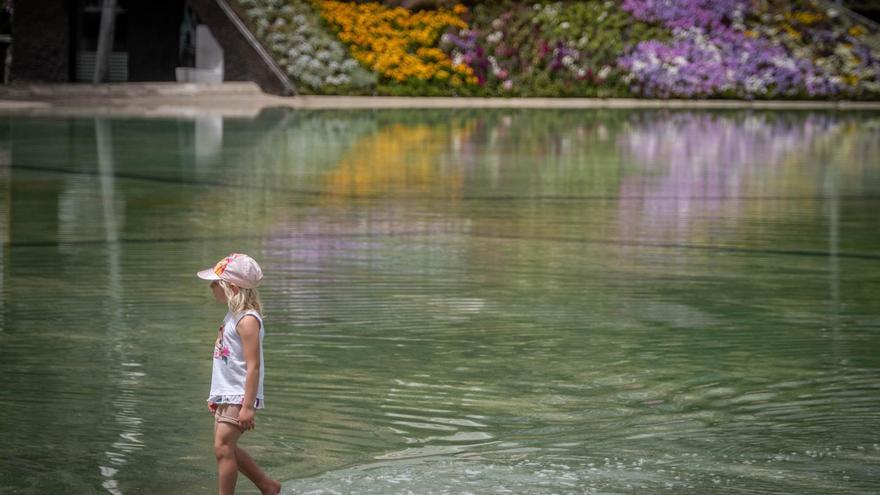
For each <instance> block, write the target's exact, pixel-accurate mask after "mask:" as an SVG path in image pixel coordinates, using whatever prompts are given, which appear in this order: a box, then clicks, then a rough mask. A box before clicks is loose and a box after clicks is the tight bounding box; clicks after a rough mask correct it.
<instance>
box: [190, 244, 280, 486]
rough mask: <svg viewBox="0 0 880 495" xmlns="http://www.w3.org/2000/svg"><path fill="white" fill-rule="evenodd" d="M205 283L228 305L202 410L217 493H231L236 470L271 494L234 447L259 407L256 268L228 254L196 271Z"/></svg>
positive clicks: (271, 482)
mask: <svg viewBox="0 0 880 495" xmlns="http://www.w3.org/2000/svg"><path fill="white" fill-rule="evenodd" d="M197 275H198V276H199V278H202V279H205V280H210V281H211V289H212V290H213V291H214V299H215V300H216V301H217V302H218V303H224V304H226V305H227V306H228V307H229V312H228V313H226V317H225V318H224V319H223V324H222V325H220V330H219V332H218V334H217V340H216V342H215V343H214V369H213V372H212V375H211V394H210V397H209V398H208V409H209V410H210V411H211V413H212V414H213V415H214V453H215V454H216V456H217V473H218V475H219V478H220V495H227V494H229V495H231V494H233V493H235V482H236V480H237V479H238V472H239V471H241V472H242V473H244V475H245V476H247V477H248V478H250V480H251V481H253V482H254V484H255V485H257V488H259V489H260V492H262V493H263V495H277V494H278V493H280V492H281V483H279V482H278V481H277V480H274V479H272V478H269V477H268V476H266V473H264V472H263V470H262V469H260V467H259V466H258V465H257V463H256V462H254V460H253V459H252V458H251V456H250V455H248V453H247V452H245V451H244V450H243V449H241V448H240V447H238V439H239V437H241V435H242V434H243V433H244V432H246V431H248V430H253V429H254V424H255V423H254V415H255V413H256V410H257V409H262V408H263V405H264V404H263V371H264V368H263V334H264V333H265V331H264V329H263V317H262V312H263V307H262V304H261V303H260V295H259V294H258V293H257V286H258V285H260V281H261V280H262V279H263V272H262V270H261V269H260V265H258V264H257V262H256V261H254V259H253V258H251V257H250V256H248V255H246V254H239V253H232V254H230V255H229V256H227V257H225V258H223V259H222V260H220V261H219V262H217V264H216V265H214V268H208V269H207V270H202V271H200V272H198V273H197Z"/></svg>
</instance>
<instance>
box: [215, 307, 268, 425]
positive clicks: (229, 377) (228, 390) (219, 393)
mask: <svg viewBox="0 0 880 495" xmlns="http://www.w3.org/2000/svg"><path fill="white" fill-rule="evenodd" d="M245 315H253V316H254V317H256V318H257V321H259V322H260V383H259V385H258V387H257V397H256V399H257V400H256V408H257V409H262V408H263V406H264V404H263V375H264V372H265V371H266V367H265V366H264V365H263V335H264V334H265V330H264V329H263V318H262V317H261V316H260V313H257V312H256V311H254V310H248V311H243V312H241V313H237V314H234V315H233V314H232V313H231V312H228V313H226V317H225V318H223V325H221V326H220V330H219V331H218V332H217V340H216V341H215V342H214V369H213V371H212V373H211V394H210V397H208V402H214V403H216V404H241V402H242V401H243V400H244V383H245V379H246V378H247V365H246V364H245V360H244V347H243V346H242V342H241V335H239V334H238V331H236V330H235V327H236V326H237V325H238V322H239V321H241V319H242V318H243V317H244V316H245Z"/></svg>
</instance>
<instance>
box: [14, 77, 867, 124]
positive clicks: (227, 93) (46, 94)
mask: <svg viewBox="0 0 880 495" xmlns="http://www.w3.org/2000/svg"><path fill="white" fill-rule="evenodd" d="M271 107H289V108H308V109H331V108H350V109H378V108H469V109H472V108H558V109H596V108H621V109H623V108H631V109H636V108H666V109H692V108H693V109H742V108H753V109H772V110H848V111H849V110H880V101H876V102H847V101H742V100H647V99H632V98H608V99H603V98H454V97H383V96H366V97H364V96H355V97H351V96H295V97H280V96H273V95H268V94H265V93H263V92H261V91H260V89H259V88H258V87H257V86H256V85H255V84H253V83H249V82H243V83H224V84H217V85H206V84H178V83H121V84H99V85H92V84H32V85H21V86H0V112H3V113H9V112H14V113H27V114H51V115H120V116H121V115H129V116H146V117H150V116H157V117H168V116H184V117H186V116H195V115H224V116H239V117H253V116H256V115H257V114H259V112H260V111H261V110H263V109H264V108H271Z"/></svg>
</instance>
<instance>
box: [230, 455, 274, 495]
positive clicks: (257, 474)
mask: <svg viewBox="0 0 880 495" xmlns="http://www.w3.org/2000/svg"><path fill="white" fill-rule="evenodd" d="M235 459H236V460H237V461H238V470H239V471H241V472H242V473H244V475H245V476H247V477H248V479H250V480H251V481H253V482H254V485H257V488H259V489H260V493H262V494H263V495H277V494H278V493H280V492H281V483H279V482H278V481H277V480H273V479H272V478H270V477H268V476H266V473H264V472H263V470H262V469H260V466H258V465H257V463H256V462H254V459H253V458H252V457H251V456H250V455H249V454H248V453H247V452H245V450H244V449H242V448H241V447H236V448H235Z"/></svg>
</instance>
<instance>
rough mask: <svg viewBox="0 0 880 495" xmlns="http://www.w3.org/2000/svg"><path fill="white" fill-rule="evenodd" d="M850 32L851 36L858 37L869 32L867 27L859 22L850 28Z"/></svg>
mask: <svg viewBox="0 0 880 495" xmlns="http://www.w3.org/2000/svg"><path fill="white" fill-rule="evenodd" d="M848 32H849V34H850V36H854V37H856V38H859V37H861V36H862V35H864V34H865V33H867V30H866V29H865V28H863V27H862V26H859V25H858V24H856V25H855V26H853V27H851V28H849V31H848Z"/></svg>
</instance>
